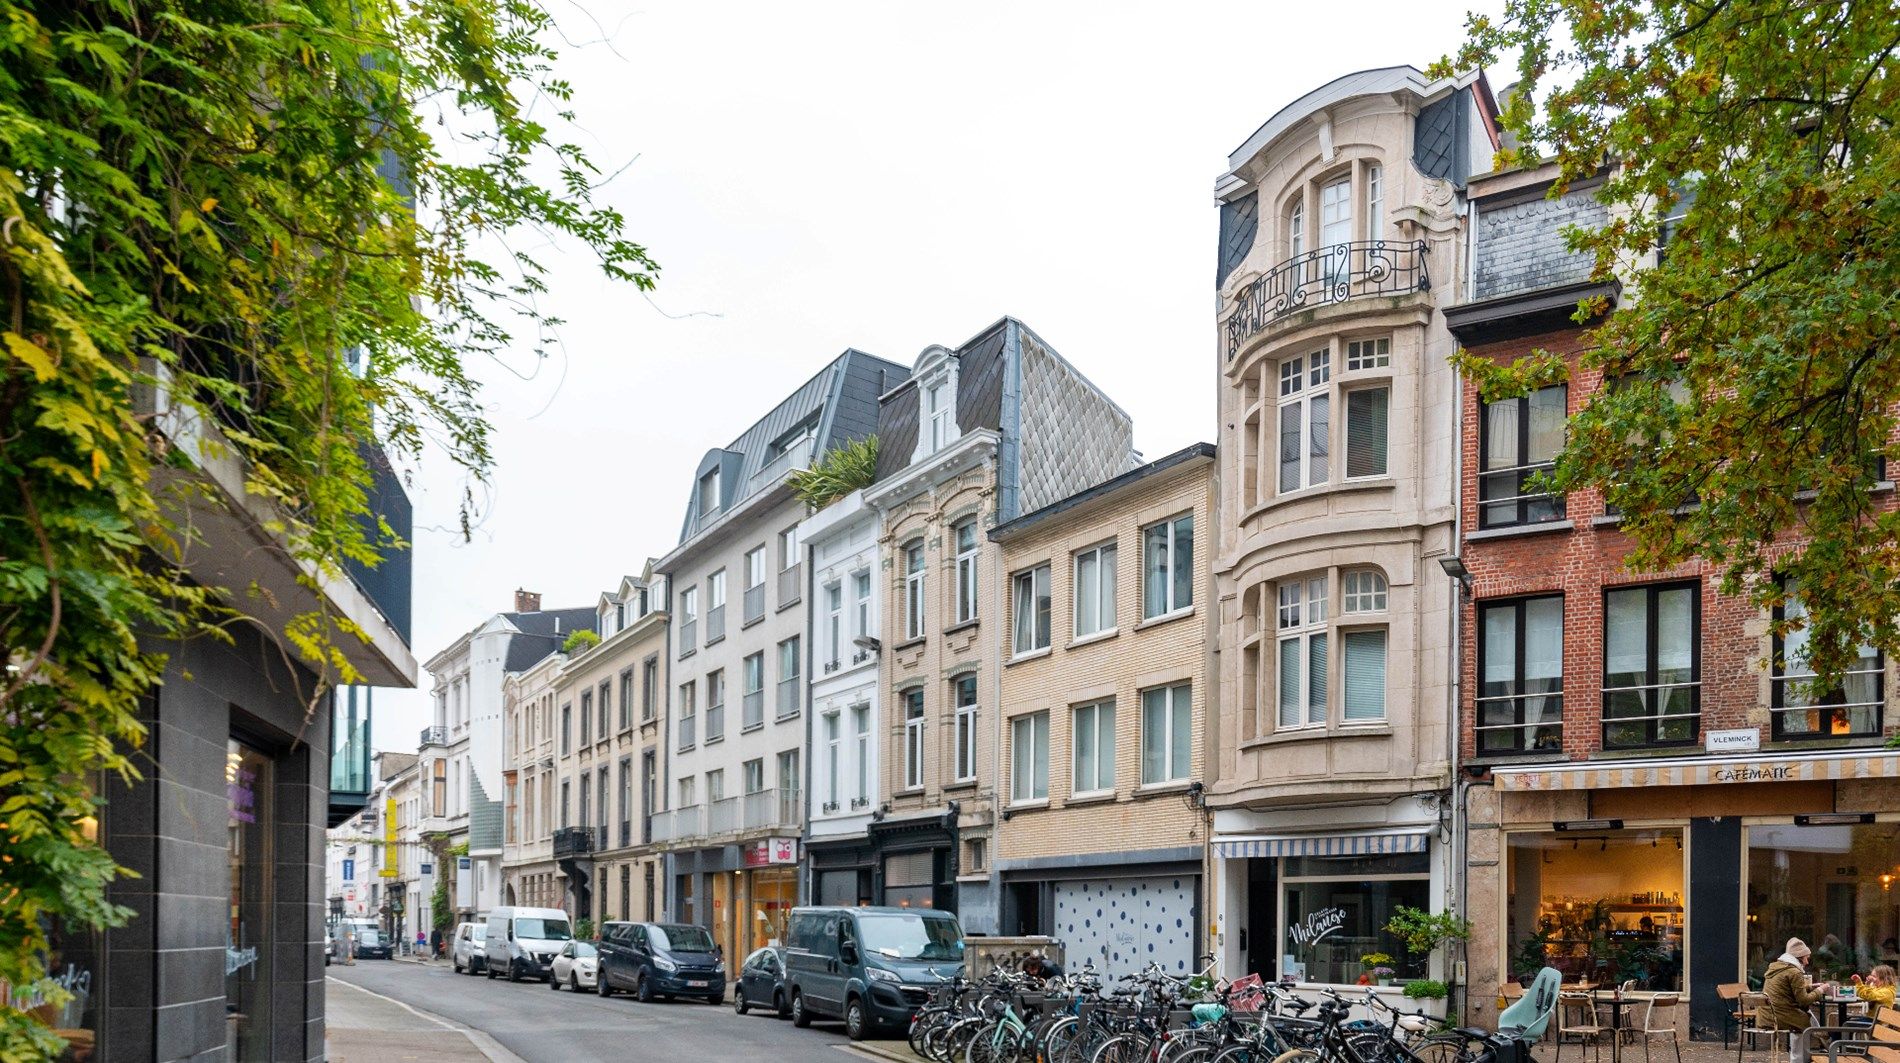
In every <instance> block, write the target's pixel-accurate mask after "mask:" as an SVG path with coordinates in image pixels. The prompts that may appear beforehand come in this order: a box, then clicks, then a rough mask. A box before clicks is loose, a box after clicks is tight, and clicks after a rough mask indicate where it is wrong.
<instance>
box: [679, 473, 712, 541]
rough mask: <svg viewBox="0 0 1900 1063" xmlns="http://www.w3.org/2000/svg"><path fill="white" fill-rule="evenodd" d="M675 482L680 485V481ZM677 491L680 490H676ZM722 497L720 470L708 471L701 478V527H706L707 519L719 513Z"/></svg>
mask: <svg viewBox="0 0 1900 1063" xmlns="http://www.w3.org/2000/svg"><path fill="white" fill-rule="evenodd" d="M674 482H675V483H678V482H679V481H677V480H675V481H674ZM675 490H678V489H677V488H675ZM673 497H674V498H678V497H679V496H678V495H674V496H673ZM721 497H722V496H721V495H720V493H719V470H718V469H716V468H715V469H708V470H707V471H706V473H705V475H703V476H701V477H700V478H699V523H700V526H701V527H705V525H706V521H707V519H708V518H710V517H712V516H713V514H715V513H718V512H719V507H720V504H721Z"/></svg>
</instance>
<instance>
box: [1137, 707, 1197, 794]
mask: <svg viewBox="0 0 1900 1063" xmlns="http://www.w3.org/2000/svg"><path fill="white" fill-rule="evenodd" d="M1192 695H1193V688H1192V687H1191V686H1189V684H1187V683H1181V684H1178V685H1176V686H1170V687H1156V688H1154V689H1153V690H1144V691H1142V692H1141V784H1142V785H1143V786H1155V785H1158V784H1160V783H1169V782H1177V781H1179V780H1182V779H1186V778H1187V777H1188V775H1189V773H1190V772H1191V771H1192V764H1193V752H1194V699H1193V696H1192Z"/></svg>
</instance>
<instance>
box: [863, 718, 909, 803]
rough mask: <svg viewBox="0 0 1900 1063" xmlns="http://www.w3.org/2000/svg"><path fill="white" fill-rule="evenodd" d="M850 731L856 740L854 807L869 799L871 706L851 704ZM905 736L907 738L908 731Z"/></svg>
mask: <svg viewBox="0 0 1900 1063" xmlns="http://www.w3.org/2000/svg"><path fill="white" fill-rule="evenodd" d="M851 733H852V735H853V736H855V737H856V738H857V742H858V749H857V753H858V789H857V794H856V800H854V801H852V802H851V807H853V808H856V807H858V806H859V805H862V804H865V803H867V802H869V801H870V800H871V706H869V705H853V706H851ZM905 738H906V740H908V739H909V733H908V732H906V734H905Z"/></svg>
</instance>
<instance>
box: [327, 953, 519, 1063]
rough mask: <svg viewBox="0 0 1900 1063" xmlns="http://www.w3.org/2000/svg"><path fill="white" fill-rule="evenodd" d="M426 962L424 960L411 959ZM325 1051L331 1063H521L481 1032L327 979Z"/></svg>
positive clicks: (350, 985) (360, 988)
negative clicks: (484, 1062)
mask: <svg viewBox="0 0 1900 1063" xmlns="http://www.w3.org/2000/svg"><path fill="white" fill-rule="evenodd" d="M412 962H415V963H425V962H427V961H425V960H420V959H418V960H414V961H412ZM324 986H325V1001H324V1049H325V1055H326V1057H327V1058H328V1059H329V1060H330V1063H449V1061H465V1060H469V1059H486V1060H489V1061H490V1063H522V1060H521V1057H520V1056H517V1055H515V1054H514V1053H513V1052H510V1051H508V1050H507V1049H506V1048H503V1047H502V1046H501V1045H500V1044H499V1043H497V1042H496V1041H495V1039H494V1038H492V1037H490V1036H488V1035H487V1034H485V1033H482V1032H480V1031H479V1030H470V1029H467V1028H465V1027H462V1026H458V1025H456V1024H455V1023H453V1022H450V1021H449V1020H447V1019H444V1018H441V1017H439V1016H436V1015H431V1014H429V1013H428V1012H426V1011H419V1010H417V1009H415V1008H412V1007H410V1006H409V1005H407V1004H404V1003H402V1002H400V1001H396V1000H391V999H390V998H388V997H386V996H383V995H382V994H380V993H372V992H370V991H369V990H367V989H364V988H362V987H361V986H356V985H352V984H350V983H349V982H343V981H339V980H337V979H334V978H330V979H326V980H325V981H324Z"/></svg>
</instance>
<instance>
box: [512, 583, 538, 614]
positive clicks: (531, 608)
mask: <svg viewBox="0 0 1900 1063" xmlns="http://www.w3.org/2000/svg"><path fill="white" fill-rule="evenodd" d="M540 611H541V596H540V595H539V594H536V593H535V592H533V591H524V590H522V589H521V588H519V587H516V588H515V612H517V613H538V612H540Z"/></svg>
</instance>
